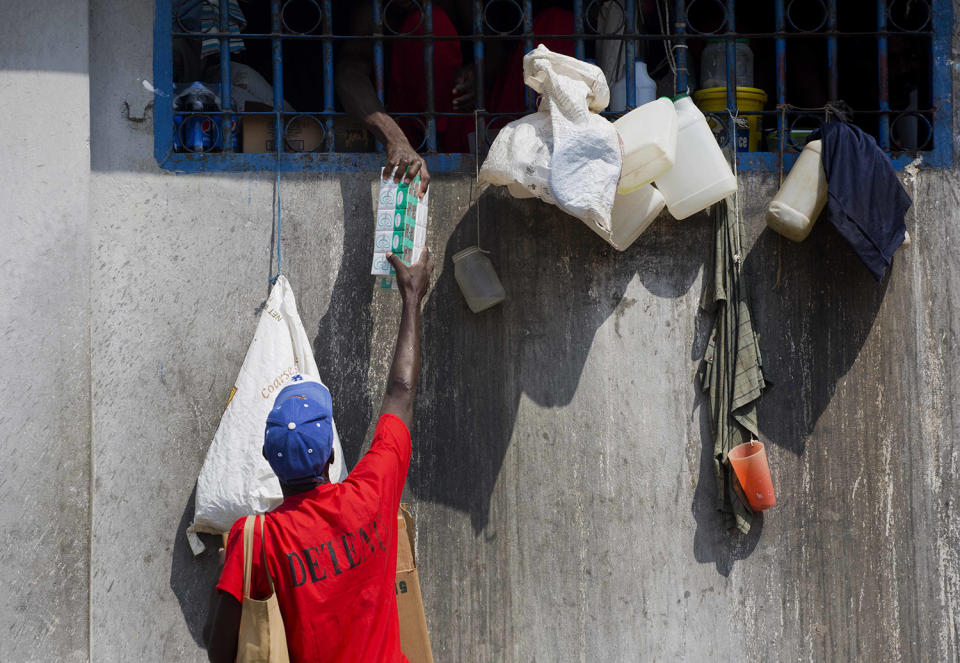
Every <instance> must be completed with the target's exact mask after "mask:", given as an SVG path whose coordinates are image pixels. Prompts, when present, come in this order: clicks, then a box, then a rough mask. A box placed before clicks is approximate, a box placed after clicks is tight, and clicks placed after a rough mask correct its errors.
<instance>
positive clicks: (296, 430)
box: [263, 375, 333, 493]
mask: <svg viewBox="0 0 960 663" xmlns="http://www.w3.org/2000/svg"><path fill="white" fill-rule="evenodd" d="M332 454H333V409H332V404H331V401H330V392H329V391H328V390H327V388H326V387H324V386H323V384H321V383H320V382H319V381H317V380H313V379H311V378H307V377H303V376H301V375H297V376H294V378H293V382H291V384H289V385H287V386H286V387H284V388H283V389H281V390H280V393H279V394H277V398H276V400H275V401H274V403H273V409H271V410H270V414H269V415H268V416H267V428H266V432H265V433H264V436H263V456H264V458H266V459H267V462H269V463H270V467H272V468H273V471H274V473H275V474H276V475H277V478H278V479H280V483H281V484H282V485H284V487H285V490H284V493H287V492H290V491H288V490H286V488H287V487H291V486H294V487H299V486H305V487H312V486H314V485H316V484H317V483H318V482H319V481H321V480H322V479H323V478H324V475H325V474H326V472H327V467H328V465H329V464H330V461H331V460H332ZM293 492H296V491H293Z"/></svg>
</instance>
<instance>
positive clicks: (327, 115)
mask: <svg viewBox="0 0 960 663" xmlns="http://www.w3.org/2000/svg"><path fill="white" fill-rule="evenodd" d="M178 1H179V0H156V17H155V23H154V35H153V36H154V49H153V50H154V62H153V69H154V85H155V87H156V88H157V89H158V90H161V91H163V92H161V93H159V94H157V95H156V97H155V102H154V155H155V157H156V159H157V163H158V165H159V166H160V168H162V169H164V170H170V171H175V172H181V173H195V172H258V171H269V172H274V171H279V172H319V173H325V172H371V171H375V170H378V169H379V168H380V167H381V166H382V165H383V159H384V157H383V154H382V153H379V152H289V151H284V150H283V145H282V141H278V143H280V144H279V145H278V149H277V151H275V152H265V153H244V152H176V151H174V135H173V134H174V111H173V95H172V94H171V93H170V91H172V90H173V38H174V32H175V30H174V21H173V20H172V16H173V7H174V5H175V3H176V2H178ZM279 1H280V2H281V3H282V2H283V1H284V0H279ZM594 1H596V0H594ZM621 1H622V3H623V6H624V8H625V13H626V14H627V16H628V17H632V15H633V12H634V11H635V7H636V0H621ZM790 1H791V0H776V5H777V22H778V28H779V29H778V30H776V31H775V32H774V33H771V34H770V35H769V36H772V37H773V38H774V39H775V40H776V43H777V50H778V53H779V52H780V50H781V49H782V48H783V46H782V44H783V43H785V40H786V39H788V38H789V35H790V33H787V32H785V31H784V29H783V25H784V24H783V18H784V16H783V14H784V12H783V8H784V7H785V6H786V5H788V4H789V2H790ZM837 1H838V0H822V5H823V7H824V8H825V11H827V12H828V13H829V12H830V10H831V8H835V7H836V3H837ZM892 1H894V2H895V1H897V0H892ZM714 2H716V3H717V4H719V5H720V6H721V7H722V8H725V10H726V12H727V19H726V20H727V21H732V17H733V7H734V0H714ZM876 2H877V7H878V18H879V17H880V16H881V13H882V14H883V16H884V17H885V15H886V13H885V12H883V11H882V10H880V9H879V8H880V7H886V8H889V6H890V4H891V0H876ZM926 2H927V3H928V5H929V8H930V21H929V25H930V28H931V32H932V34H931V36H930V46H931V75H932V82H931V93H932V102H933V103H932V109H933V120H932V122H931V132H932V140H933V149H931V150H926V151H921V152H919V153H918V154H919V156H921V157H922V164H921V165H922V167H924V168H952V167H953V109H952V87H953V85H952V70H951V65H950V58H951V51H952V43H951V42H952V35H953V3H952V0H926ZM221 3H222V4H221V6H223V5H225V4H226V0H221ZM316 4H317V6H318V7H320V8H321V9H322V11H323V12H327V14H326V15H327V16H329V11H330V10H331V8H332V2H331V0H318V1H317V2H316ZM426 4H427V5H428V9H427V15H428V16H430V10H429V5H430V3H429V2H427V3H426ZM523 4H524V7H525V8H528V7H529V2H524V3H523ZM588 4H592V2H591V3H588ZM689 4H690V0H674V10H675V12H676V16H683V14H682V13H681V12H685V9H686V7H687V6H689ZM574 6H575V7H574V9H575V11H576V12H578V13H577V14H576V16H577V17H579V20H577V21H576V30H577V32H578V33H582V32H583V22H584V21H583V18H582V17H583V10H584V2H583V1H582V0H575V2H574ZM588 8H589V7H588ZM224 17H226V14H224ZM226 20H227V18H223V19H222V20H221V26H220V30H221V33H224V34H225V33H227V26H226V25H224V24H223V23H224V22H225V21H226ZM529 23H530V21H529V20H528V21H525V22H524V28H525V33H526V32H527V31H529V29H530V27H529ZM673 23H674V26H675V31H674V33H673V34H672V35H671V38H672V39H673V40H674V43H675V44H684V43H685V41H686V39H691V38H703V37H711V38H722V39H726V40H727V41H728V43H729V44H731V45H732V43H733V41H732V40H734V39H737V38H740V37H741V36H742V35H741V33H737V32H735V31H731V32H728V31H727V30H726V27H725V28H724V32H722V33H721V32H717V33H712V34H706V35H700V34H697V35H691V34H684V30H683V28H682V27H676V26H678V25H680V26H682V25H683V23H682V21H673ZM730 24H731V23H728V24H727V25H730ZM428 25H432V22H431V21H430V20H429V19H428ZM827 27H829V26H827ZM479 28H482V25H481V26H479V27H478V26H474V30H475V32H476V31H478V29H479ZM821 32H822V31H821ZM278 33H280V30H279V28H278V27H277V26H275V27H274V30H273V32H272V33H271V34H278ZM328 33H329V28H328ZM216 34H220V33H211V35H216ZM837 34H842V33H837V32H836V31H835V30H834V31H833V32H832V33H829V32H828V34H827V39H828V43H831V42H832V44H833V45H832V48H833V49H835V48H836V46H835V44H836V39H837V36H836V35H837ZM875 34H876V35H877V39H878V40H879V41H878V55H877V57H878V60H879V61H883V62H885V59H884V58H885V47H886V39H887V37H888V36H889V35H896V34H899V33H898V32H892V31H889V30H888V29H884V30H878V31H876V33H875ZM747 36H750V35H747ZM764 36H768V35H764ZM284 38H286V37H284ZM284 38H278V37H274V38H272V39H271V41H272V42H273V43H274V53H275V54H276V53H277V52H278V51H279V50H280V49H279V44H280V43H281V42H282V41H283V39H284ZM374 38H376V36H375V37H374ZM464 38H465V39H468V40H469V39H472V40H473V41H474V48H475V50H476V49H477V47H478V45H479V48H480V53H481V60H482V42H483V38H480V39H478V38H477V37H476V36H475V35H474V36H466V35H465V37H464ZM516 38H517V39H523V40H524V42H525V44H526V46H527V47H528V48H530V47H532V46H531V45H532V41H533V37H531V36H530V35H529V34H522V35H517V36H516ZM645 38H647V39H650V38H651V37H649V36H647V37H645ZM656 38H658V39H662V38H663V37H661V36H659V35H658V36H657V37H656ZM321 40H323V37H322V36H318V38H317V41H321ZM388 40H389V38H387V39H381V40H380V44H381V46H380V48H381V50H380V53H381V55H380V61H379V62H378V63H377V65H378V67H380V68H382V42H383V41H388ZM585 40H589V37H586V38H581V37H579V36H578V37H577V38H576V42H577V53H578V56H580V57H582V55H583V42H584V41H585ZM625 41H626V50H627V53H626V55H627V56H628V59H629V56H630V55H631V54H632V52H634V49H635V44H636V41H637V39H629V34H628V35H627V36H626V37H625ZM332 42H333V40H331V39H329V38H327V40H325V41H322V43H323V47H324V67H325V70H326V71H325V86H329V88H330V91H329V93H328V94H327V99H332V89H333V81H332V75H333V53H332V50H333V43H332ZM426 43H427V44H428V46H427V49H429V50H430V51H432V48H430V46H429V44H430V42H429V41H427V42H426ZM674 48H675V52H677V53H678V54H679V56H680V57H681V58H682V57H683V56H684V55H685V49H683V48H682V47H680V48H677V46H676V45H675V46H674ZM228 50H229V39H221V54H222V55H226V54H227V51H228ZM731 50H732V48H730V49H728V53H729V52H730V51H731ZM833 52H834V53H835V50H834V51H833ZM728 57H729V55H728ZM221 61H223V58H221ZM678 62H679V60H678ZM274 67H275V69H274V71H275V73H276V72H278V71H279V69H278V68H277V67H278V65H277V64H276V62H275V63H274ZM428 69H429V70H430V71H432V67H428ZM729 69H732V67H730V66H729V64H728V70H729ZM221 71H222V72H223V73H222V78H224V77H225V76H226V75H227V74H229V66H228V67H226V68H224V67H223V66H221ZM626 74H627V88H628V96H629V97H630V99H629V100H628V103H630V102H631V101H632V97H633V95H632V94H631V93H632V85H631V84H632V80H631V79H632V78H633V71H632V68H631V67H627V71H626ZM224 79H225V78H224ZM778 80H779V77H778ZM430 87H432V86H430ZM677 87H678V88H680V89H683V88H685V87H686V83H685V81H684V80H683V79H682V78H681V79H678V84H677ZM778 87H779V86H778ZM778 92H779V90H778ZM228 94H229V93H227V94H226V95H225V96H228ZM280 96H281V97H282V86H281V90H280ZM774 96H775V95H774ZM732 98H733V90H732V85H731V84H730V83H729V82H728V101H729V100H730V99H732ZM228 101H229V99H228ZM878 104H879V106H880V109H879V112H880V113H881V114H886V116H887V117H888V118H889V116H890V115H896V114H897V113H896V112H893V111H890V110H889V104H887V102H885V101H883V100H879V101H878ZM327 106H328V107H327V108H325V109H324V111H323V112H322V116H323V119H322V120H318V121H319V122H321V124H322V125H324V129H325V130H327V131H328V132H329V131H331V130H332V127H333V124H332V123H333V120H334V119H335V118H336V117H338V116H342V115H343V113H335V112H334V110H333V108H332V106H330V104H329V103H328V104H327ZM765 112H766V113H767V114H769V113H770V111H765ZM221 114H222V115H224V116H226V115H232V114H234V113H231V112H226V111H221ZM270 114H271V115H273V116H274V117H275V122H276V124H275V130H276V129H280V130H281V132H282V128H281V126H280V125H281V122H282V118H281V115H284V114H283V113H281V114H276V113H273V112H271V113H270ZM304 115H314V114H311V113H304ZM425 115H426V117H425V119H424V124H425V126H428V127H430V125H431V124H432V121H431V118H430V116H429V114H425ZM481 117H482V118H483V121H484V123H485V125H486V124H489V123H490V122H491V121H492V120H494V119H495V117H496V116H495V115H494V114H492V113H489V112H485V111H481ZM777 122H778V127H779V125H780V124H781V118H780V117H778V118H777ZM430 128H432V127H430ZM728 133H729V132H728ZM329 145H332V134H331V138H329V139H328V146H329ZM422 156H423V158H424V159H425V161H426V163H427V167H428V168H429V169H430V172H431V173H432V174H439V173H473V172H474V169H475V167H476V156H475V155H474V154H471V153H429V152H428V153H425V154H423V155H422ZM780 156H781V155H780V153H778V152H738V153H737V168H738V170H739V171H741V172H765V173H771V172H777V171H778V170H780V169H781V168H783V170H789V168H790V167H791V166H792V165H793V163H794V161H795V160H796V158H797V154H795V153H785V154H783V159H782V163H781V158H780ZM891 159H892V161H893V164H894V167H895V168H897V169H898V170H900V169H903V168H904V167H905V166H906V165H908V164H910V163H911V162H913V161H914V159H915V157H914V156H912V155H910V154H891Z"/></svg>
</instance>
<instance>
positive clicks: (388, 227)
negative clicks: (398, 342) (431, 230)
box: [370, 169, 430, 290]
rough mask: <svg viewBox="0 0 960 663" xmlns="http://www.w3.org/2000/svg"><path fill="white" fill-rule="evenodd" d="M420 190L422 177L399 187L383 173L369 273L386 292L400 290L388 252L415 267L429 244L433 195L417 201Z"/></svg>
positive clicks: (402, 183) (381, 173)
mask: <svg viewBox="0 0 960 663" xmlns="http://www.w3.org/2000/svg"><path fill="white" fill-rule="evenodd" d="M384 178H386V179H384ZM419 188H420V176H419V175H418V176H416V177H414V178H413V182H411V183H410V184H407V183H406V182H401V183H400V184H397V183H396V182H394V181H393V179H392V178H390V177H389V175H388V173H387V172H386V169H381V171H380V193H379V195H378V196H377V223H376V230H375V233H374V240H373V266H372V267H371V269H370V273H371V274H373V275H375V276H379V277H380V278H379V279H378V280H379V283H380V287H381V288H383V289H385V290H390V289H392V290H396V289H397V282H396V277H395V274H396V272H395V271H394V269H393V267H391V266H390V263H389V262H387V253H388V252H393V253H396V254H397V255H398V256H400V258H401V260H403V262H404V263H405V264H407V265H412V264H413V263H415V262H416V261H417V260H419V259H420V252H421V251H423V247H424V246H425V245H426V243H427V210H428V208H429V203H428V198H429V197H430V192H429V191H427V193H426V194H424V196H423V198H422V199H421V198H417V196H416V194H414V193H411V192H414V191H417V190H419Z"/></svg>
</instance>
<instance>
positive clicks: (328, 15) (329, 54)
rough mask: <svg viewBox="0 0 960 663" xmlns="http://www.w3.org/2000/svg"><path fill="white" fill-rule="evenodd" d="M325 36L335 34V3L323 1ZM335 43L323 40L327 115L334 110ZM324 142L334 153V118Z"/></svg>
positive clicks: (326, 129)
mask: <svg viewBox="0 0 960 663" xmlns="http://www.w3.org/2000/svg"><path fill="white" fill-rule="evenodd" d="M323 34H325V35H326V36H328V37H329V36H330V35H332V34H333V2H332V1H331V0H323ZM333 72H334V67H333V42H332V41H330V40H329V39H324V40H323V110H324V112H325V113H332V112H333V110H334V101H333V83H334V79H333V76H334V73H333ZM323 137H324V142H325V143H326V151H327V152H333V151H334V150H335V149H336V148H335V146H334V139H335V138H336V133H335V131H334V128H333V118H332V117H328V118H327V120H326V122H325V123H324V136H323Z"/></svg>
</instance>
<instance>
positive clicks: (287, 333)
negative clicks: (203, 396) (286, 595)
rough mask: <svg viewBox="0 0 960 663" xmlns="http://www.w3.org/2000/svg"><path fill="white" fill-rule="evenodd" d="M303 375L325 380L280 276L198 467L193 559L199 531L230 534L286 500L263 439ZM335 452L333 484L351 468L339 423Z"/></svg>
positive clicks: (190, 535)
mask: <svg viewBox="0 0 960 663" xmlns="http://www.w3.org/2000/svg"><path fill="white" fill-rule="evenodd" d="M300 373H302V374H303V375H306V376H310V377H313V378H316V379H317V380H319V379H320V375H319V371H318V370H317V362H316V360H315V359H314V358H313V349H312V348H311V347H310V341H309V339H308V338H307V333H306V331H305V330H304V328H303V323H302V322H301V321H300V315H299V314H298V313H297V303H296V300H295V299H294V297H293V289H292V288H291V287H290V283H289V282H288V281H287V279H286V277H284V276H280V277H278V278H277V282H276V284H275V285H274V286H273V288H272V289H271V290H270V296H269V297H268V298H267V303H266V305H265V306H264V309H263V313H261V314H260V321H259V322H258V323H257V330H256V332H255V333H254V336H253V341H252V342H251V343H250V348H249V349H248V350H247V356H246V357H245V358H244V360H243V365H242V366H241V367H240V374H239V375H238V376H237V381H236V383H235V386H234V388H233V391H232V392H231V395H230V399H229V400H228V402H227V407H226V409H225V410H224V412H223V417H222V418H221V419H220V426H219V427H218V428H217V432H216V434H215V435H214V436H213V442H212V443H211V445H210V448H209V450H208V451H207V457H206V459H205V460H204V462H203V467H202V468H201V469H200V476H199V478H198V479H197V499H196V513H195V515H194V519H193V523H192V524H191V525H190V527H189V528H188V529H187V539H188V541H189V542H190V547H191V549H192V550H193V553H194V554H195V555H199V554H200V553H201V552H203V549H204V545H203V543H202V542H201V541H200V539H199V537H197V535H196V533H197V532H209V533H211V534H218V533H221V532H227V531H229V530H230V527H231V526H232V525H233V523H234V521H236V520H237V518H241V517H243V516H249V515H253V514H255V513H263V512H265V511H269V510H270V509H272V508H273V507H275V506H277V505H278V504H280V502H282V501H283V493H282V492H281V491H280V482H279V480H278V479H277V477H276V475H275V474H274V473H273V470H272V469H270V464H269V463H268V462H267V461H266V459H265V458H264V457H263V454H262V449H263V434H264V430H265V426H266V422H267V414H268V413H269V412H270V408H271V407H272V406H273V401H274V399H275V398H276V396H277V394H278V393H279V392H280V390H281V389H283V387H285V386H286V385H287V383H288V382H289V381H290V379H291V378H292V377H293V376H295V375H297V374H300ZM333 454H334V462H333V463H332V464H331V466H330V480H331V481H335V482H336V481H342V480H343V478H344V477H345V476H346V467H345V466H344V462H343V452H342V450H341V448H340V437H339V435H337V426H336V423H334V424H333Z"/></svg>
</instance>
